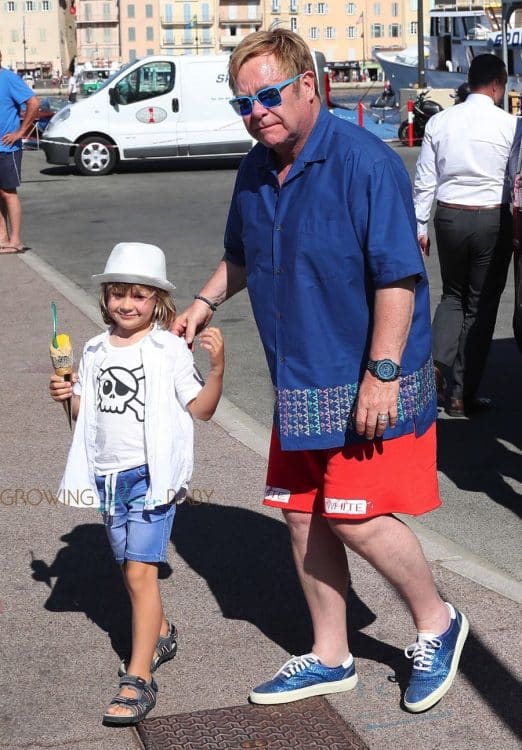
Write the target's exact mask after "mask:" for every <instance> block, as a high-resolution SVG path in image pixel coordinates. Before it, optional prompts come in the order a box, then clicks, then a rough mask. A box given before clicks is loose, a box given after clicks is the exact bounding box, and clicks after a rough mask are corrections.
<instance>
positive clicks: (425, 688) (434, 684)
mask: <svg viewBox="0 0 522 750" xmlns="http://www.w3.org/2000/svg"><path fill="white" fill-rule="evenodd" d="M446 606H447V607H448V609H449V611H450V616H451V620H450V626H449V628H448V629H447V630H446V632H445V633H442V635H438V636H437V635H433V634H432V633H419V634H418V636H417V640H416V642H415V643H413V644H412V645H411V646H408V647H407V648H406V649H405V650H404V653H405V654H406V656H407V657H408V659H413V669H412V673H411V678H410V684H409V685H408V688H407V690H406V693H405V694H404V707H405V708H406V710H407V711H411V712H412V713H418V712H419V711H426V709H428V708H431V707H432V706H434V705H435V704H436V703H438V702H439V701H440V699H441V698H442V697H443V696H444V695H446V693H447V692H448V690H449V689H450V687H451V684H452V682H453V680H454V679H455V675H456V673H457V667H458V666H459V659H460V654H461V652H462V647H463V646H464V642H465V640H466V638H467V635H468V631H469V623H468V620H467V618H466V617H465V615H463V614H462V612H458V611H457V610H456V609H454V608H453V607H452V606H451V604H449V603H448V602H446Z"/></svg>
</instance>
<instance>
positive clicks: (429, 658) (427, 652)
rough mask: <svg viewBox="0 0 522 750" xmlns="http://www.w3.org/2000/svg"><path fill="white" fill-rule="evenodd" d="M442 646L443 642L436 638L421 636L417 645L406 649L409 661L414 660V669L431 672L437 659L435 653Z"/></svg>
mask: <svg viewBox="0 0 522 750" xmlns="http://www.w3.org/2000/svg"><path fill="white" fill-rule="evenodd" d="M441 646H442V641H441V640H440V638H437V637H436V636H428V637H424V636H420V637H419V638H418V640H416V641H415V643H412V644H411V645H410V646H407V647H406V648H405V649H404V655H405V656H406V658H407V659H413V669H419V670H421V671H423V672H430V671H431V668H432V666H433V660H434V658H435V652H436V651H437V649H439V648H440V647H441Z"/></svg>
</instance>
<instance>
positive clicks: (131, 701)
mask: <svg viewBox="0 0 522 750" xmlns="http://www.w3.org/2000/svg"><path fill="white" fill-rule="evenodd" d="M122 687H131V688H132V689H133V690H135V691H136V697H135V698H126V697H125V696H123V695H115V696H114V698H113V699H112V700H111V702H110V703H109V706H108V707H109V708H110V707H111V706H124V707H125V708H129V709H130V710H131V711H132V712H133V713H132V714H131V715H127V716H124V715H119V716H118V715H117V714H109V713H107V712H105V713H104V714H103V721H104V723H105V724H127V725H129V724H137V723H138V722H139V721H142V720H143V719H144V718H145V717H146V716H147V714H148V713H149V711H152V709H153V708H154V706H155V705H156V695H157V693H158V686H157V685H156V683H155V681H154V677H151V680H150V682H146V681H145V680H144V679H142V678H141V677H135V676H134V675H131V674H128V675H125V676H124V677H122V678H121V680H120V689H121V688H122Z"/></svg>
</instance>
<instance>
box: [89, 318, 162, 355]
mask: <svg viewBox="0 0 522 750" xmlns="http://www.w3.org/2000/svg"><path fill="white" fill-rule="evenodd" d="M111 330H112V329H111V328H110V327H109V328H107V330H106V331H104V332H103V333H100V335H99V336H95V337H94V338H93V339H92V340H91V342H90V344H89V346H88V349H89V351H91V352H96V351H98V350H99V349H103V351H107V342H108V340H109V336H110V333H111ZM164 334H165V331H164V330H163V329H162V328H160V327H159V326H158V324H157V323H155V324H154V328H153V329H152V330H151V331H150V332H149V333H148V334H147V335H146V336H144V337H143V339H142V340H143V341H145V340H147V339H149V340H150V341H152V342H153V343H154V344H156V345H157V346H164V340H163V336H164Z"/></svg>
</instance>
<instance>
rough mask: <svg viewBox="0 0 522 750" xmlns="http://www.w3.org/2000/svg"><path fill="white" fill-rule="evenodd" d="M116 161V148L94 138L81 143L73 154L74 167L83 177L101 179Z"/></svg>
mask: <svg viewBox="0 0 522 750" xmlns="http://www.w3.org/2000/svg"><path fill="white" fill-rule="evenodd" d="M117 161H118V155H117V152H116V147H115V146H114V145H113V144H112V143H110V142H109V141H108V140H106V139H105V138H99V137H96V136H93V137H92V138H86V139H85V140H84V141H81V142H80V143H79V144H78V145H77V147H76V151H75V153H74V162H75V164H76V167H77V168H78V170H79V171H80V172H81V174H84V175H91V176H95V177H101V176H102V175H104V174H109V172H112V170H113V169H114V167H115V166H116V162H117Z"/></svg>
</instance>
